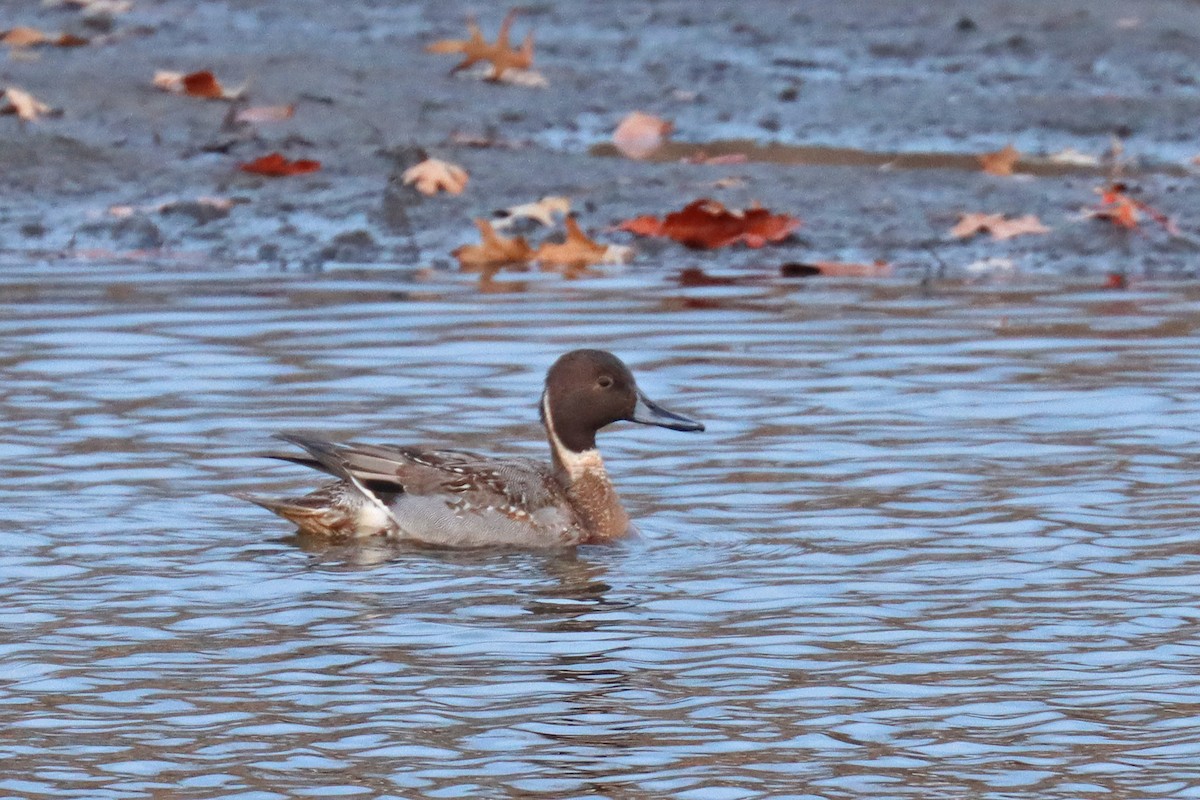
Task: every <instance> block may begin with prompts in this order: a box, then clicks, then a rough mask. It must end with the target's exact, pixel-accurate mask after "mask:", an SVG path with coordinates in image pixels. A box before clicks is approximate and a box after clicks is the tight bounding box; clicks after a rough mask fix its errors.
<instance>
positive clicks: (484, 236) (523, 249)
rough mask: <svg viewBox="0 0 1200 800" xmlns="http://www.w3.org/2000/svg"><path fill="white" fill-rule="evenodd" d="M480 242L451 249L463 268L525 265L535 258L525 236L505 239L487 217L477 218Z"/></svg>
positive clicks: (479, 268)
mask: <svg viewBox="0 0 1200 800" xmlns="http://www.w3.org/2000/svg"><path fill="white" fill-rule="evenodd" d="M475 227H476V228H478V229H479V237H480V239H481V242H480V243H479V244H465V245H463V246H462V247H459V248H456V249H454V250H453V251H451V253H450V255H452V256H454V257H455V258H457V259H458V263H459V265H460V266H462V268H463V269H469V270H486V269H493V268H499V267H504V266H510V265H514V264H515V265H525V264H528V263H529V262H530V261H531V260H532V259H533V248H531V247H530V246H529V243H528V242H527V241H525V237H523V236H515V237H513V238H511V239H505V238H504V237H503V236H499V235H498V234H497V233H496V231H495V229H494V228H492V223H490V222H488V221H487V220H486V219H477V220H475Z"/></svg>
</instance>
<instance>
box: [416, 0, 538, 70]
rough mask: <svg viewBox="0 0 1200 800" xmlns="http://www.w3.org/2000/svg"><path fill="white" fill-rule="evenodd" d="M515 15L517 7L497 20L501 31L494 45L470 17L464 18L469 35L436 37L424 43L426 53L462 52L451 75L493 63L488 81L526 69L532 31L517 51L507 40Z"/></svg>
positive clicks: (531, 58) (528, 64)
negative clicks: (451, 37)
mask: <svg viewBox="0 0 1200 800" xmlns="http://www.w3.org/2000/svg"><path fill="white" fill-rule="evenodd" d="M516 17H517V10H516V9H513V10H511V11H509V12H508V14H507V15H506V16H505V17H504V21H503V22H501V23H500V32H499V34H497V36H496V43H495V44H488V43H487V40H486V39H484V38H483V31H481V30H480V29H479V25H478V24H477V23H476V22H475V19H474V18H473V17H472V18H470V19H468V20H467V34H468V36H469V38H467V39H439V40H438V41H436V42H432V43H430V44H429V45H427V46H426V47H425V52H427V53H461V54H462V55H463V60H462V62H460V63H459V64H458V65H457V66H455V67H454V69H452V70H450V72H451V74H453V73H455V72H459V71H461V70H464V69H466V68H467V67H471V66H474V65H475V64H478V63H480V62H481V61H486V62H488V63H490V64H491V65H492V69H491V72H490V73H489V74H488V80H493V81H496V80H500V77H501V76H502V75H503V74H504V72H505V71H506V70H510V69H520V70H526V69H529V68H530V67H531V66H532V65H533V33H532V32H530V33H529V34H527V35H526V36H525V41H524V42H522V43H521V47H520V49H519V50H514V49H513V47H512V45H510V44H509V43H508V32H509V29H510V28H511V27H512V24H513V20H514V19H516Z"/></svg>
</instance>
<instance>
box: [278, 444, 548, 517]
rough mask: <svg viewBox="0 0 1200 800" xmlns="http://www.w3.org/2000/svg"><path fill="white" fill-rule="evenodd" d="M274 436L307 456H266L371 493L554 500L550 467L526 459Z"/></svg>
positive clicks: (532, 503) (529, 502)
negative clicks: (352, 481) (351, 481)
mask: <svg viewBox="0 0 1200 800" xmlns="http://www.w3.org/2000/svg"><path fill="white" fill-rule="evenodd" d="M278 438H279V439H282V440H283V441H286V442H290V443H292V444H294V445H296V446H297V447H300V448H302V449H303V450H305V451H307V452H308V454H309V456H310V457H309V458H305V457H304V456H290V455H284V454H271V457H272V458H280V459H282V460H284V461H291V462H292V463H296V464H302V465H304V466H307V467H312V468H313V469H319V470H321V471H322V472H328V473H329V474H331V475H334V476H335V477H339V478H342V479H349V478H350V477H353V478H354V479H355V481H357V482H361V483H362V484H364V485H365V486H367V487H369V488H370V489H371V490H372V491H373V492H378V493H381V494H394V493H398V492H405V493H408V494H412V495H435V494H440V495H463V494H471V495H474V496H475V497H476V498H478V497H482V496H487V495H493V496H495V497H496V498H498V499H500V498H502V502H503V503H504V504H515V505H520V506H523V507H533V508H537V507H540V506H542V505H546V504H549V503H552V502H554V501H556V500H557V492H556V489H557V487H558V483H557V481H556V480H555V478H554V475H553V472H552V471H551V469H550V467H549V466H548V465H546V464H543V463H541V462H539V461H536V460H534V459H528V458H490V457H488V456H484V455H481V454H479V453H473V452H470V451H468V450H440V449H432V448H425V447H409V446H402V445H373V444H361V443H358V442H345V443H341V442H330V441H328V440H325V439H320V438H317V437H313V436H309V435H307V434H280V435H279V436H278Z"/></svg>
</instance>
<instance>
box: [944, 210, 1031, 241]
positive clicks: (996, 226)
mask: <svg viewBox="0 0 1200 800" xmlns="http://www.w3.org/2000/svg"><path fill="white" fill-rule="evenodd" d="M1049 232H1050V228H1047V227H1046V226H1045V225H1043V224H1042V222H1041V220H1039V219H1038V218H1037V217H1036V216H1034V215H1033V214H1026V215H1025V216H1023V217H1016V218H1014V219H1005V217H1004V215H1003V214H963V215H962V217H961V218H960V219H959V221H958V224H957V225H955V226H954V227H953V228H951V229H950V235H951V236H953V237H954V238H956V239H969V238H971V237H972V236H974V235H975V234H977V233H990V234H991V235H992V238H993V239H996V240H997V241H1003V240H1004V239H1011V238H1013V237H1014V236H1024V235H1026V234H1033V233H1049Z"/></svg>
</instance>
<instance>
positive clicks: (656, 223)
mask: <svg viewBox="0 0 1200 800" xmlns="http://www.w3.org/2000/svg"><path fill="white" fill-rule="evenodd" d="M799 227H800V220H799V219H798V218H796V217H792V216H788V215H786V214H772V213H771V212H770V211H768V210H767V209H765V208H748V209H745V210H744V211H733V210H730V209H727V208H725V206H723V205H721V204H720V203H718V202H717V201H716V200H709V199H707V198H701V199H700V200H696V201H694V202H692V203H690V204H689V205H687V206H685V207H684V208H683V209H682V210H680V211H676V212H674V213H671V214H667V215H666V216H665V217H663V218H662V219H661V220H660V219H658V218H657V217H654V216H650V215H646V216H641V217H635V218H633V219H630V220H626V221H624V222H622V223H620V224H619V225H618V226H617V229H618V230H623V231H629V232H630V233H635V234H637V235H638V236H661V237H665V238H667V239H673V240H675V241H677V242H679V243H681V244H684V245H686V246H688V247H695V248H708V249H713V248H717V247H726V246H728V245H731V244H735V243H737V242H744V243H745V244H746V246H747V247H754V248H758V247H762V246H763V245H765V244H767V243H768V242H780V241H783V240H784V239H786V238H787V237H788V236H790V235H791V234H792V231H794V230H796V229H797V228H799Z"/></svg>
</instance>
